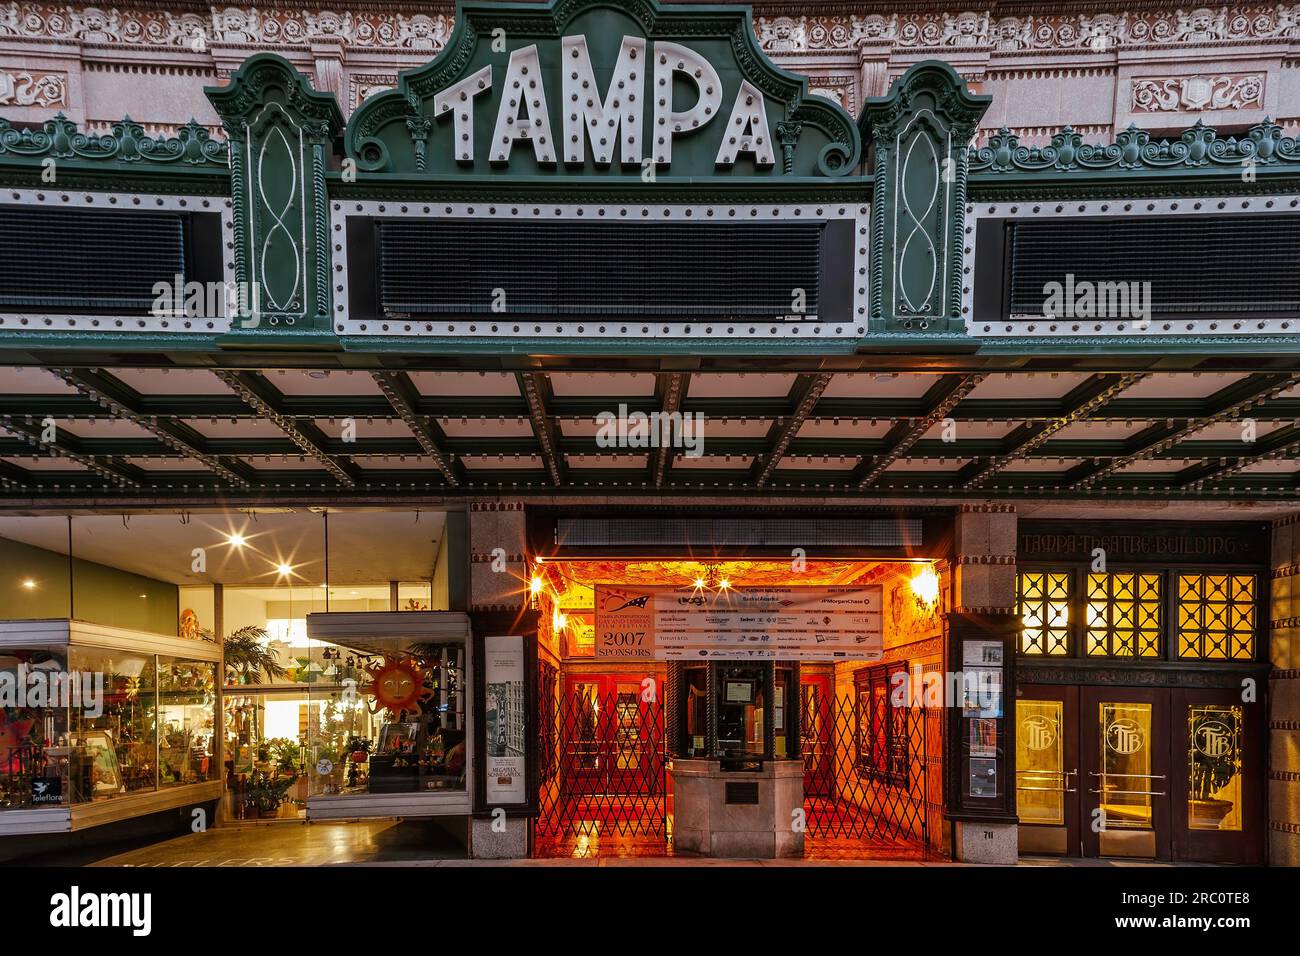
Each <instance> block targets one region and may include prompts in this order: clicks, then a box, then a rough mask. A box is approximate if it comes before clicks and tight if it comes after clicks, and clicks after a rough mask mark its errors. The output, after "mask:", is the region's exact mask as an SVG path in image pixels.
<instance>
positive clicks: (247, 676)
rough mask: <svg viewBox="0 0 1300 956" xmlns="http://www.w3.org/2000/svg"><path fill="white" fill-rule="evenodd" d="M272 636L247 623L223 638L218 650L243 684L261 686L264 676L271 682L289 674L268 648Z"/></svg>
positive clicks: (261, 628) (273, 652)
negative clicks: (220, 650)
mask: <svg viewBox="0 0 1300 956" xmlns="http://www.w3.org/2000/svg"><path fill="white" fill-rule="evenodd" d="M270 644H271V635H270V634H268V633H267V632H266V628H264V627H258V626H257V625H256V624H249V625H246V626H245V627H241V628H239V630H237V631H231V632H230V633H229V634H228V635H226V639H225V641H224V642H222V645H221V648H222V652H223V654H224V655H225V660H226V666H227V667H229V668H232V669H233V670H234V671H235V673H236V674H237V675H238V676H239V677H240V678H242V679H243V683H245V684H260V683H262V678H263V676H265V677H266V678H267V679H269V680H270V681H271V682H274V681H277V680H279V679H280V678H282V677H284V676H285V675H286V674H288V673H289V670H288V668H286V667H285V666H284V665H283V664H281V663H280V661H279V660H278V659H277V658H276V656H275V651H273V650H272V649H271V646H270Z"/></svg>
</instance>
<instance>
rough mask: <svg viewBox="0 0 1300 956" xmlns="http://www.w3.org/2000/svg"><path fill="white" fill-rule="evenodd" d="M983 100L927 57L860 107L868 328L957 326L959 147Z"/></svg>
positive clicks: (963, 167) (962, 163) (962, 184)
mask: <svg viewBox="0 0 1300 956" xmlns="http://www.w3.org/2000/svg"><path fill="white" fill-rule="evenodd" d="M991 101H992V97H989V96H978V95H975V94H973V93H971V92H970V91H969V90H968V89H967V88H966V81H965V80H963V79H962V78H961V77H960V76H959V75H958V74H957V73H956V71H954V70H953V68H952V67H951V66H949V65H948V64H946V63H942V62H940V61H938V60H925V61H923V62H921V63H917V64H916V65H914V66H913V67H911V69H909V70H908V71H907V72H906V73H905V74H903V76H902V77H901V78H899V79H898V80H897V81H896V82H895V83H894V85H893V86H892V87H891V88H890V90H889V93H888V94H887V95H885V96H879V97H873V98H871V99H869V100H867V102H866V105H865V106H864V107H863V110H862V116H861V118H860V119H859V121H858V125H859V128H860V130H861V131H862V134H863V137H864V139H866V138H867V137H870V142H871V145H872V148H873V149H874V152H875V166H874V168H875V193H874V197H873V203H872V211H871V232H872V236H871V240H872V248H871V326H872V327H871V331H873V332H881V331H893V332H898V331H902V332H930V333H933V332H959V331H961V328H962V323H961V288H962V267H963V254H962V250H963V248H964V246H963V243H962V239H963V235H962V233H963V228H964V222H965V212H966V175H967V147H968V146H969V145H970V141H971V137H972V136H974V134H975V129H976V127H977V125H978V123H979V120H980V117H982V116H983V115H984V111H985V110H986V109H988V106H989V103H990V102H991Z"/></svg>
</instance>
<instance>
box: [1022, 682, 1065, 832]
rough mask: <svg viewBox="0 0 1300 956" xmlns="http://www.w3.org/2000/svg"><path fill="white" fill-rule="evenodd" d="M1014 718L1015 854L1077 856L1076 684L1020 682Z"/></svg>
mask: <svg viewBox="0 0 1300 956" xmlns="http://www.w3.org/2000/svg"><path fill="white" fill-rule="evenodd" d="M1015 718H1016V814H1017V816H1019V818H1020V826H1019V827H1018V828H1017V831H1018V833H1019V838H1020V852H1021V853H1025V854H1050V855H1053V856H1078V855H1079V852H1080V849H1081V847H1080V844H1079V688H1077V687H1069V686H1060V685H1046V684H1044V685H1036V684H1022V685H1021V686H1020V687H1019V688H1017V691H1016V713H1015Z"/></svg>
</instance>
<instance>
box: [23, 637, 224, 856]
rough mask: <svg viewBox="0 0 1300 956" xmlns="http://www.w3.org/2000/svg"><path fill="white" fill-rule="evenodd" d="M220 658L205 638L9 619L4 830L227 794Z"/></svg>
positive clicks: (85, 821)
mask: <svg viewBox="0 0 1300 956" xmlns="http://www.w3.org/2000/svg"><path fill="white" fill-rule="evenodd" d="M220 659H221V650H220V648H219V647H218V645H216V644H215V643H210V642H206V641H201V640H193V639H189V638H182V637H171V636H167V635H162V634H152V633H148V632H145V631H134V630H128V629H125V628H117V627H108V626H105V625H99V624H88V623H86V622H82V621H68V620H32V621H0V686H3V687H4V688H5V689H6V691H7V692H6V694H5V695H4V697H3V706H0V834H23V833H57V832H67V831H72V830H78V829H82V828H84V827H87V826H94V825H98V824H102V823H111V822H116V821H118V820H124V819H129V818H132V817H137V816H143V815H146V814H150V813H157V812H159V811H162V810H168V809H173V808H176V807H183V806H188V805H197V804H202V803H206V802H209V801H215V800H217V799H218V798H219V797H220V796H221V783H220V781H219V779H218V776H217V766H216V751H215V747H216V741H217V723H216V716H217V667H218V664H219V661H220Z"/></svg>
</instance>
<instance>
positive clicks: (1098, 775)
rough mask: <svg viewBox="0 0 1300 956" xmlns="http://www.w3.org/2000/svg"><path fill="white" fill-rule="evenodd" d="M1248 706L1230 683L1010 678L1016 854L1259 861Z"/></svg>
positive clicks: (1255, 764) (1252, 712)
mask: <svg viewBox="0 0 1300 956" xmlns="http://www.w3.org/2000/svg"><path fill="white" fill-rule="evenodd" d="M1258 711H1259V708H1257V707H1246V706H1243V704H1242V703H1241V699H1240V694H1239V693H1237V692H1234V691H1232V690H1184V689H1173V688H1133V687H1093V686H1067V685H1039V684H1024V685H1021V687H1020V689H1019V692H1018V699H1017V701H1016V803H1017V813H1018V815H1019V817H1020V850H1021V852H1022V853H1046V854H1056V855H1062V856H1084V857H1127V858H1134V859H1149V860H1175V861H1182V860H1189V861H1190V860H1198V861H1203V862H1216V863H1251V862H1259V860H1260V857H1261V853H1260V841H1259V835H1260V830H1259V826H1260V823H1261V820H1262V801H1261V798H1260V794H1261V786H1260V784H1261V780H1260V770H1261V767H1260V766H1259V759H1258V756H1257V754H1256V751H1257V749H1258V748H1256V747H1253V746H1251V745H1250V742H1251V741H1253V740H1254V739H1255V735H1257V734H1259V733H1260V732H1261V728H1260V727H1258V726H1256V724H1257V723H1258V720H1259V717H1258Z"/></svg>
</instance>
